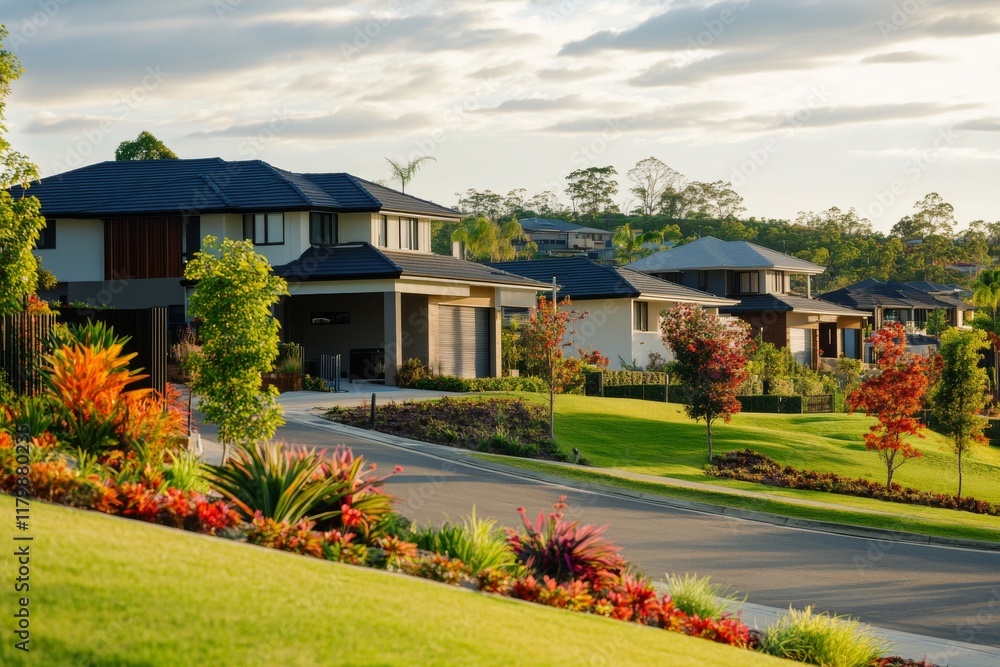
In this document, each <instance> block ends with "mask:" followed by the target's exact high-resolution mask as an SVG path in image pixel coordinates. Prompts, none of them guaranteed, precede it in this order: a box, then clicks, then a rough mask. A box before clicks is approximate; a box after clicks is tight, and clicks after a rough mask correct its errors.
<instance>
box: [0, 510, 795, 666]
mask: <svg viewBox="0 0 1000 667" xmlns="http://www.w3.org/2000/svg"><path fill="white" fill-rule="evenodd" d="M13 507H14V502H13V499H12V498H11V497H10V496H6V495H0V513H3V514H4V515H5V516H7V517H10V518H11V520H9V521H4V522H3V525H4V526H5V528H4V530H3V533H2V535H0V537H2V538H3V541H4V543H5V544H7V545H9V544H12V540H11V535H10V528H8V527H6V526H10V525H11V524H12V523H13V520H12V517H13V515H14V510H13ZM31 525H32V531H33V535H34V537H35V540H34V542H32V543H31V556H32V560H31V568H32V569H31V586H32V589H31V592H30V597H31V604H30V609H31V619H32V626H31V631H32V643H31V648H32V650H31V653H30V654H24V653H22V652H20V651H16V650H14V648H13V641H12V640H11V634H10V632H9V631H10V629H11V626H10V624H11V618H12V613H13V606H14V604H15V602H14V594H13V593H12V592H10V591H9V590H8V592H7V593H6V594H5V595H4V596H3V598H2V603H0V616H2V618H3V619H4V620H3V628H2V630H3V636H4V641H3V643H2V644H0V664H3V665H33V666H38V665H60V666H61V665H74V666H85V665H122V666H126V665H127V666H133V665H134V666H139V665H171V666H174V665H198V664H205V665H248V666H250V667H257V666H260V667H264V666H268V665H511V664H525V665H527V664H530V665H559V664H565V665H577V664H614V665H629V664H633V665H650V664H671V665H692V666H695V665H734V664H739V665H750V666H753V665H772V664H773V665H778V664H790V663H787V662H784V661H778V660H775V659H773V658H768V657H766V656H761V655H758V654H754V653H751V652H747V651H740V650H738V649H732V648H729V647H726V646H721V645H718V644H714V643H712V642H709V641H705V640H698V639H691V638H688V637H683V636H680V635H677V634H674V633H669V632H665V631H660V630H654V629H649V628H642V627H639V626H635V625H631V624H626V623H620V622H617V621H611V620H608V619H603V618H598V617H594V616H587V615H582V614H572V613H569V612H563V611H559V610H555V609H548V608H544V607H540V606H534V605H527V604H524V603H517V602H514V601H512V600H506V599H501V598H496V597H492V596H487V595H485V594H478V593H470V592H465V591H459V590H454V589H451V588H449V587H445V586H443V585H439V584H434V583H431V582H426V581H422V580H419V579H414V578H411V577H405V576H402V575H391V574H387V573H384V572H379V571H374V570H368V569H364V568H354V567H349V566H342V565H338V564H334V563H326V562H322V561H318V560H315V559H311V558H307V557H302V556H293V555H290V554H285V553H280V552H276V551H271V550H266V549H263V548H257V547H251V546H247V545H243V544H237V543H233V542H228V541H225V540H222V539H218V538H207V537H202V536H198V535H192V534H189V533H183V532H181V531H175V530H170V529H165V528H160V527H157V526H151V525H148V524H142V523H139V522H133V521H129V520H126V519H118V518H112V517H106V516H103V515H100V514H97V513H93V512H82V511H78V510H71V509H67V508H63V507H56V506H50V505H44V504H41V503H33V504H32V506H31ZM11 551H12V549H7V548H5V549H4V550H3V556H2V557H0V567H2V571H3V572H4V573H5V577H6V576H7V573H11V572H14V571H15V567H16V566H15V564H14V562H13V558H12V557H11Z"/></svg>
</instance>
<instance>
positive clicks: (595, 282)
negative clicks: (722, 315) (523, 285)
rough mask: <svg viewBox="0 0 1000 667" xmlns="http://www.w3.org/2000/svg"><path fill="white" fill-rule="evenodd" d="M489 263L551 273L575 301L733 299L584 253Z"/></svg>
mask: <svg viewBox="0 0 1000 667" xmlns="http://www.w3.org/2000/svg"><path fill="white" fill-rule="evenodd" d="M490 266H493V267H496V268H498V269H501V270H503V271H508V272H510V273H516V274H518V275H522V276H525V277H527V278H531V279H533V280H537V281H539V282H543V283H546V284H551V282H552V278H553V277H555V279H556V284H557V285H558V286H559V293H560V294H561V295H562V296H568V297H569V298H570V299H575V300H577V301H582V300H587V299H616V298H632V299H634V298H636V297H639V296H646V297H654V298H656V297H658V298H662V299H665V300H668V301H685V302H689V303H711V304H715V305H722V304H727V303H730V304H731V303H734V301H733V300H732V299H723V298H720V297H717V296H715V295H712V294H708V293H707V292H700V291H698V290H694V289H691V288H689V287H684V286H682V285H676V284H674V283H671V282H668V281H666V280H660V279H659V278H654V277H652V276H649V275H646V274H644V273H639V272H637V271H632V270H629V269H618V268H615V267H613V266H607V265H605V264H598V263H596V262H594V261H593V260H590V259H587V258H586V257H563V258H558V259H538V260H531V261H521V262H493V263H491V264H490Z"/></svg>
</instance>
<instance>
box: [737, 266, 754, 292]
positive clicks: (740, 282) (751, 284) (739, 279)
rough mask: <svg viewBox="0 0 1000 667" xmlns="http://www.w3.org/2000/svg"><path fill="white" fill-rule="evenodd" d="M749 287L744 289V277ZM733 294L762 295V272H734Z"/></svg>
mask: <svg viewBox="0 0 1000 667" xmlns="http://www.w3.org/2000/svg"><path fill="white" fill-rule="evenodd" d="M744 276H746V278H747V283H748V285H747V287H746V288H744V287H743V277H744ZM733 294H760V271H733Z"/></svg>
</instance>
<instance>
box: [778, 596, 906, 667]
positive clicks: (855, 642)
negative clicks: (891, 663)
mask: <svg viewBox="0 0 1000 667" xmlns="http://www.w3.org/2000/svg"><path fill="white" fill-rule="evenodd" d="M886 649H887V644H886V642H885V641H883V640H882V639H879V638H878V637H876V636H874V635H873V634H872V633H871V631H870V630H868V629H867V628H865V627H862V626H861V625H859V624H858V623H857V622H855V621H852V620H849V619H845V618H840V617H837V616H832V617H831V616H830V615H829V614H825V613H824V614H813V613H812V608H811V607H806V608H805V609H804V610H802V611H795V610H794V609H789V610H788V613H787V614H786V615H784V616H782V617H781V618H779V619H778V622H777V623H775V624H774V625H773V626H771V627H770V628H768V630H767V632H766V633H764V638H763V639H762V640H761V643H760V646H759V647H758V650H759V651H760V652H761V653H766V654H768V655H773V656H777V657H779V658H786V659H788V660H797V661H799V662H804V663H806V664H809V665H823V667H868V665H871V664H872V663H873V662H874V661H875V660H877V659H878V658H879V657H881V656H882V655H883V654H884V653H885V651H886Z"/></svg>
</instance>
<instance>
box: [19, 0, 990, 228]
mask: <svg viewBox="0 0 1000 667" xmlns="http://www.w3.org/2000/svg"><path fill="white" fill-rule="evenodd" d="M0 22H2V23H4V24H5V25H6V26H7V29H8V31H9V35H8V37H7V39H6V40H5V43H4V46H5V48H7V49H8V50H9V51H11V52H13V53H14V54H16V55H17V56H18V57H19V58H20V60H21V62H22V64H23V65H24V67H25V70H26V71H25V72H24V74H23V75H22V77H21V79H20V80H19V81H17V82H15V83H14V85H13V90H12V93H11V95H10V96H9V97H8V99H7V105H6V109H5V114H6V119H7V129H8V133H7V138H8V140H9V141H10V142H11V144H12V145H13V148H14V149H15V150H17V151H19V152H21V153H24V154H26V155H27V156H28V157H29V158H31V159H32V160H33V161H34V162H35V163H36V164H37V165H38V166H39V167H40V169H41V172H42V176H43V178H44V177H45V176H50V175H54V174H57V173H60V172H63V171H67V170H69V169H73V168H78V167H81V166H85V165H88V164H93V163H96V162H101V161H104V160H111V159H114V151H115V148H116V147H117V145H118V144H119V143H120V142H121V141H123V140H126V139H132V138H135V136H136V135H137V134H138V133H139V132H140V131H142V130H147V131H150V132H152V133H153V134H154V135H156V136H157V137H158V138H160V139H161V140H162V141H163V142H164V143H166V144H167V145H168V146H169V147H170V148H172V149H173V150H174V151H175V152H176V153H177V154H178V155H179V156H181V157H191V158H193V157H222V158H224V159H228V160H246V159H260V160H264V161H266V162H268V163H270V164H272V165H274V166H276V167H280V168H283V169H287V170H291V171H298V172H340V171H346V172H349V173H351V174H354V175H356V176H360V177H362V178H368V179H372V180H380V179H384V180H386V181H388V180H390V179H391V172H390V170H389V168H388V165H387V163H386V158H392V159H394V160H396V161H408V160H411V159H414V158H416V157H420V156H424V155H429V156H432V157H434V158H435V161H426V162H424V163H423V164H422V166H421V168H420V171H419V172H418V173H417V174H416V176H415V177H414V179H413V181H412V182H411V183H410V184H409V186H408V188H407V189H408V192H409V193H411V194H414V195H416V196H419V197H423V198H427V199H431V200H434V201H436V202H438V203H441V204H444V205H448V206H454V205H455V204H456V203H457V201H458V196H457V195H456V193H460V192H464V191H465V190H466V189H468V188H475V189H478V190H485V189H490V190H493V191H495V192H499V193H506V192H508V191H509V190H512V189H515V188H524V189H525V190H526V191H527V194H528V195H531V194H534V193H536V192H541V191H543V190H553V191H555V192H556V193H557V194H558V195H559V199H560V201H561V202H562V203H563V204H569V198H568V197H567V196H566V195H565V194H564V192H563V190H564V188H565V186H566V181H565V178H566V175H567V174H569V173H570V172H572V171H574V170H576V169H581V168H587V167H603V166H607V165H611V166H613V167H614V168H615V169H616V170H617V171H618V176H617V181H618V183H619V194H618V196H617V197H616V202H617V203H618V204H619V206H621V207H622V208H623V209H628V208H631V207H632V206H634V205H635V198H634V197H633V196H632V195H630V194H629V192H628V189H629V187H630V185H631V184H630V182H629V179H628V176H627V172H628V170H629V169H631V168H632V167H633V166H634V165H635V164H636V163H637V162H638V161H639V160H642V159H643V158H647V157H656V158H658V159H660V160H662V161H663V162H665V163H666V164H667V165H669V166H671V167H672V168H674V169H676V170H677V171H679V172H681V173H682V174H684V175H685V176H686V177H687V178H688V179H690V180H697V181H716V180H723V181H730V182H731V183H732V184H733V188H734V189H735V190H736V191H737V192H738V193H739V194H741V195H742V196H743V197H744V199H745V202H744V205H745V206H746V208H747V211H746V214H745V215H747V216H755V217H757V218H784V219H789V220H794V219H795V217H796V215H797V214H798V213H799V212H800V211H817V212H818V211H822V210H826V209H828V208H830V207H831V206H838V207H840V208H841V209H844V210H846V209H848V208H852V207H853V208H855V209H857V210H858V212H859V213H861V214H862V215H863V216H865V217H867V218H869V219H870V220H871V221H872V223H873V225H874V227H875V229H876V230H880V231H888V230H889V228H890V227H891V226H892V225H893V224H894V223H895V222H896V221H898V220H899V219H900V218H901V217H903V216H904V215H907V214H908V213H910V212H912V210H913V205H914V203H915V202H917V201H918V200H920V199H922V198H923V196H924V195H925V194H927V193H929V192H937V193H939V194H940V195H941V196H942V197H943V198H944V199H945V200H946V201H948V202H950V203H951V204H952V205H953V206H954V207H955V215H956V218H957V219H958V221H959V227H960V228H961V227H964V226H965V225H966V224H967V223H969V222H971V221H973V220H980V219H982V220H987V221H996V220H1000V197H998V195H997V186H998V185H1000V3H997V2H996V0H735V1H723V2H711V1H701V0H680V1H671V0H626V1H622V0H617V1H611V0H605V1H604V2H597V1H590V0H551V1H550V0H479V1H473V0H452V1H444V0H385V1H379V2H351V1H345V2H329V1H327V2H321V1H319V0H290V1H287V2H264V1H263V0H171V1H170V2H169V3H167V2H155V3H154V2H150V1H145V2H137V1H136V0H129V1H125V0H99V1H97V0H93V1H90V2H84V1H83V0H17V1H12V0H0Z"/></svg>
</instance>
